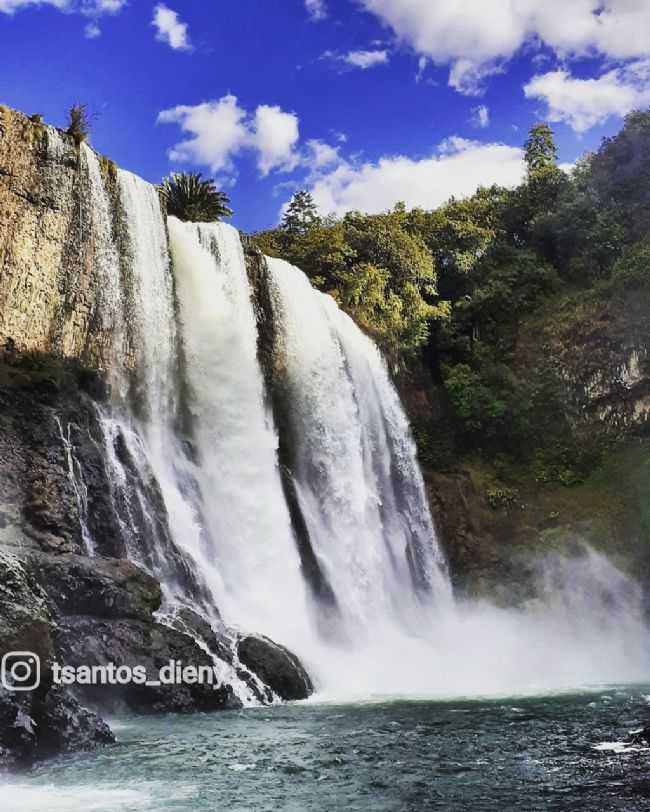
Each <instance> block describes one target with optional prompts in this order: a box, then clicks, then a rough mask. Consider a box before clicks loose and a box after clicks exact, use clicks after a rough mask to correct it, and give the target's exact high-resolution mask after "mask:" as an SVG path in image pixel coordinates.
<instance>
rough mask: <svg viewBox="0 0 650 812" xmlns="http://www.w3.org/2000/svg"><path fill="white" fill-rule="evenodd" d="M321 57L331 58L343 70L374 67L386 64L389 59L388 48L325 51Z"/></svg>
mask: <svg viewBox="0 0 650 812" xmlns="http://www.w3.org/2000/svg"><path fill="white" fill-rule="evenodd" d="M320 58H321V59H325V60H329V61H330V62H332V63H334V64H335V65H338V67H340V68H341V69H343V70H345V69H348V68H360V69H361V70H368V68H374V67H375V66H377V65H386V64H387V63H388V59H389V57H388V51H387V50H386V49H381V50H378V49H372V50H359V51H348V52H347V53H341V52H340V51H324V52H323V53H322V54H321V57H320Z"/></svg>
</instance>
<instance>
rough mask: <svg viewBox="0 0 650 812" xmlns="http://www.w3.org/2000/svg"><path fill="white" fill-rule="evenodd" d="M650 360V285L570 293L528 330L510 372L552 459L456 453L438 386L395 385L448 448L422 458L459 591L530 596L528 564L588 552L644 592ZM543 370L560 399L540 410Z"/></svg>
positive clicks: (649, 545) (414, 380) (527, 323)
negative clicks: (577, 549)
mask: <svg viewBox="0 0 650 812" xmlns="http://www.w3.org/2000/svg"><path fill="white" fill-rule="evenodd" d="M649 359H650V298H649V297H648V294H647V292H646V291H645V290H644V289H641V290H632V291H625V290H623V291H621V290H616V289H613V290H612V289H609V288H605V287H603V290H602V291H597V292H596V293H595V294H594V293H588V292H581V291H577V292H573V293H570V294H566V293H564V294H562V295H559V296H553V297H549V299H548V301H547V302H546V304H545V305H544V306H543V307H540V308H539V309H538V311H537V312H535V313H534V314H532V315H531V316H529V317H527V318H524V319H523V320H522V322H521V324H520V326H519V328H518V333H517V336H516V339H515V341H514V350H513V353H512V361H511V362H510V366H509V370H510V374H511V375H513V376H515V377H516V378H517V379H518V380H522V381H526V382H527V384H528V391H529V392H530V394H531V401H530V402H528V403H526V404H525V408H526V409H528V410H529V411H528V415H529V417H528V419H529V425H530V431H531V433H532V432H535V433H536V435H537V437H538V438H541V440H542V447H543V444H544V442H546V444H547V447H548V448H549V449H553V458H552V462H549V461H548V459H545V458H544V456H543V454H540V455H539V456H536V457H534V458H533V459H532V460H529V461H528V462H524V461H520V462H513V461H512V459H511V458H508V456H507V454H501V455H500V454H499V453H495V454H493V455H492V456H489V455H487V454H485V453H483V454H480V453H478V452H477V451H475V450H473V449H462V450H459V449H455V448H454V438H453V436H452V435H453V431H452V429H451V428H450V424H449V421H448V414H447V411H446V408H445V402H444V397H445V396H444V390H443V389H442V387H437V386H435V385H434V384H433V383H432V381H431V378H430V377H429V375H428V373H427V372H426V370H423V369H419V370H418V371H417V373H416V374H413V375H411V376H410V377H408V378H405V379H403V380H402V381H401V390H402V395H403V400H404V402H405V404H406V406H407V409H408V411H409V413H410V416H411V418H412V420H413V423H414V424H415V425H416V426H423V425H424V426H425V427H426V430H427V432H428V435H427V440H428V441H429V447H430V438H431V437H433V438H436V439H437V446H436V448H440V455H439V457H437V458H435V456H434V455H430V456H429V457H427V458H426V459H423V460H422V462H423V467H424V473H425V478H426V480H427V485H428V490H429V497H430V502H431V505H432V510H433V513H434V515H435V517H436V519H437V525H438V529H439V532H440V536H441V541H442V543H443V545H444V547H445V550H446V552H447V555H448V557H449V561H450V567H451V572H452V576H453V578H454V580H455V583H456V585H457V587H458V588H459V589H460V590H461V591H462V592H465V593H467V594H470V595H473V596H487V597H490V598H491V599H496V600H498V601H499V602H501V603H503V604H512V603H518V602H521V601H523V600H526V599H527V598H528V597H529V596H530V592H531V584H532V581H533V575H534V573H533V569H532V567H533V564H534V559H535V558H538V557H540V556H543V555H544V554H546V553H550V552H554V551H557V550H565V551H567V552H570V551H571V549H572V548H573V547H574V545H575V544H576V543H580V542H586V543H588V544H589V545H591V546H593V547H595V548H596V549H600V550H602V551H603V552H605V553H606V554H607V555H608V556H609V557H610V558H612V560H614V561H615V562H616V563H617V564H618V565H619V566H620V567H621V568H622V569H624V570H626V571H628V572H630V573H631V574H632V575H633V576H635V577H640V578H641V579H642V580H643V581H644V582H646V581H647V582H648V586H650V580H649V579H648V578H647V576H646V573H647V572H648V563H649V562H650V523H649V521H648V513H647V508H646V502H647V500H648V495H649V494H650V432H649V429H650V423H649V420H650V363H649ZM549 370H550V372H551V373H552V375H553V378H552V380H553V382H554V383H553V386H554V387H555V388H554V389H553V390H552V394H553V395H554V397H553V399H552V400H550V399H549V400H545V399H544V398H543V397H538V393H539V392H540V391H545V390H543V389H542V387H543V386H544V385H546V380H547V379H545V377H544V376H547V375H548V374H549ZM534 397H537V401H536V402H533V400H532V398H534ZM503 450H504V451H506V449H503ZM558 450H559V451H558ZM579 455H582V457H583V458H584V459H579Z"/></svg>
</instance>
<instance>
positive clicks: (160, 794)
mask: <svg viewBox="0 0 650 812" xmlns="http://www.w3.org/2000/svg"><path fill="white" fill-rule="evenodd" d="M648 691H649V689H648V688H647V687H646V688H642V687H639V688H629V687H625V688H614V687H609V688H607V689H603V690H599V691H594V692H589V693H582V694H574V695H561V696H554V697H541V698H527V699H521V698H518V699H509V700H490V701H477V700H471V701H470V700H467V701H463V700H458V701H453V702H431V701H426V702H425V701H399V700H397V701H392V702H376V703H366V704H356V705H336V704H321V705H319V704H315V703H305V704H297V705H285V706H279V707H272V708H257V709H250V710H246V711H243V712H227V713H221V714H215V715H195V716H186V717H181V716H162V717H156V718H134V717H130V718H121V719H116V720H113V725H114V729H115V730H116V733H117V735H118V738H119V743H118V744H117V745H116V746H114V747H110V748H107V749H103V750H101V751H99V752H98V753H94V754H86V755H80V756H69V757H65V758H61V759H57V760H55V761H52V762H49V763H47V764H45V765H41V766H39V767H37V768H36V769H35V770H34V771H33V772H31V773H29V774H27V775H24V776H21V777H16V778H15V779H13V780H12V782H11V784H10V786H5V787H3V788H2V789H1V790H0V792H1V794H2V796H3V802H2V808H3V809H4V808H6V809H8V810H10V812H27V811H29V812H32V810H39V812H58V811H59V810H61V811H62V812H63V811H64V812H77V810H78V811H79V812H81V810H85V812H131V811H132V810H133V811H134V812H135V810H138V811H139V810H142V811H143V812H153V811H154V810H155V812H166V810H177V811H178V812H190V810H191V811H192V812H203V811H204V810H206V811H207V810H210V812H216V811H217V810H219V812H221V811H224V812H225V811H227V812H244V810H246V812H249V810H254V812H264V810H268V811H269V812H271V810H274V811H275V810H287V812H302V811H303V810H319V811H320V810H322V811H323V812H326V811H327V812H328V811H329V810H346V811H347V810H372V812H383V811H384V810H386V811H388V810H390V811H391V812H392V810H413V812H415V811H416V810H417V812H420V811H421V810H438V809H440V810H459V812H460V810H472V811H473V812H475V811H476V810H478V811H479V812H483V810H499V812H510V811H511V810H522V811H523V812H535V810H585V812H587V811H588V812H600V811H601V810H619V809H620V810H625V812H636V810H648V809H650V777H648V776H649V774H648V769H647V768H648V764H649V762H650V752H648V751H647V750H644V749H641V748H636V749H635V748H630V747H625V746H623V745H621V744H617V742H620V741H621V740H623V739H624V738H625V737H626V735H627V734H628V732H629V731H630V730H632V729H634V728H638V727H639V726H641V725H648V724H649V723H650V706H649V704H648V699H647V698H646V695H647V694H648Z"/></svg>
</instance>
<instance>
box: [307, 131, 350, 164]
mask: <svg viewBox="0 0 650 812" xmlns="http://www.w3.org/2000/svg"><path fill="white" fill-rule="evenodd" d="M342 134H343V133H339V136H340V135H342ZM307 151H308V154H307V158H306V160H305V163H306V164H307V165H308V166H311V167H313V168H315V169H322V168H323V167H325V166H331V165H332V164H335V163H338V162H339V160H340V157H339V148H338V147H332V146H330V145H329V144H326V143H325V142H324V141H320V140H319V139H317V138H312V139H310V140H309V141H307Z"/></svg>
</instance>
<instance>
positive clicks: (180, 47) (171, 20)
mask: <svg viewBox="0 0 650 812" xmlns="http://www.w3.org/2000/svg"><path fill="white" fill-rule="evenodd" d="M151 24H152V25H153V26H154V28H155V29H156V39H157V40H159V41H160V42H166V43H167V45H169V47H170V48H173V49H174V50H175V51H189V50H190V49H191V47H192V46H191V44H190V37H189V33H188V27H187V23H183V22H181V20H180V17H179V16H178V14H177V13H176V12H175V11H173V10H172V9H170V8H168V7H167V6H166V5H165V4H164V3H158V5H157V6H156V7H155V8H154V10H153V19H152V21H151Z"/></svg>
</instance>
